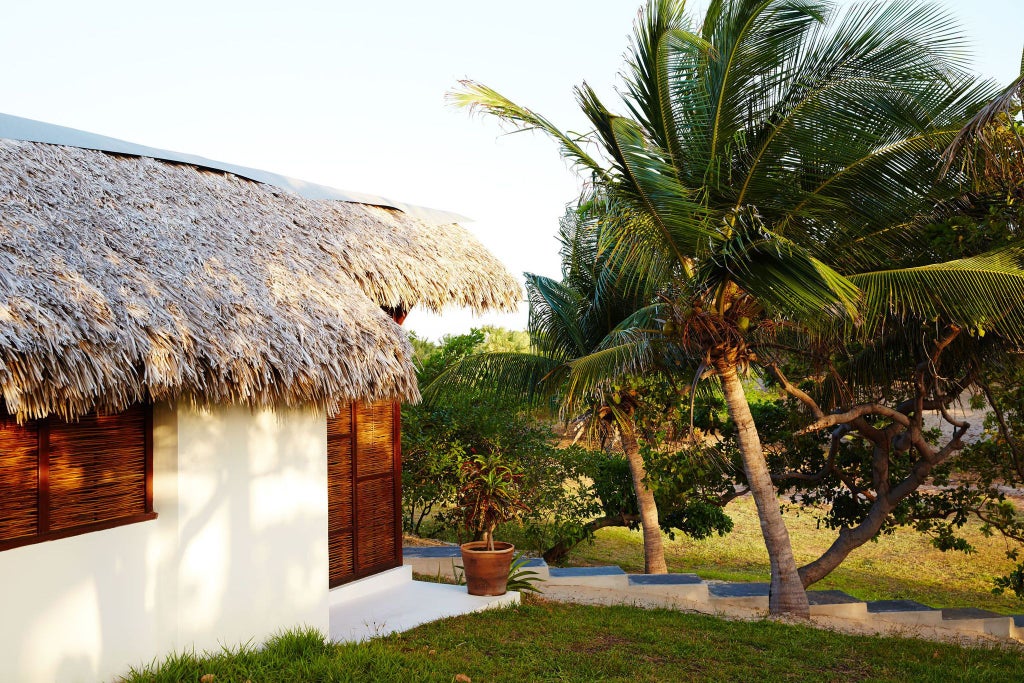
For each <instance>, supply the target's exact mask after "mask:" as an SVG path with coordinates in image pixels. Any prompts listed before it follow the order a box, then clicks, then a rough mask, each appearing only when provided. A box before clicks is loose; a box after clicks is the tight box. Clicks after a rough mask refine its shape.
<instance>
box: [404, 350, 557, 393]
mask: <svg viewBox="0 0 1024 683" xmlns="http://www.w3.org/2000/svg"><path fill="white" fill-rule="evenodd" d="M560 368H561V369H562V371H563V373H560V372H559V369H560ZM565 369H566V368H565V366H564V365H563V364H562V363H561V362H559V361H558V360H555V359H552V358H549V357H548V356H544V355H540V354H533V353H512V352H502V353H498V352H493V353H481V354H476V355H473V356H467V357H466V358H463V359H461V360H459V361H457V362H455V363H453V364H452V365H450V366H448V367H447V368H445V369H444V370H443V371H442V372H441V373H440V374H439V375H438V376H437V377H436V378H435V379H434V381H432V382H431V383H430V384H429V385H427V386H426V387H425V388H424V389H423V391H422V394H423V400H424V401H425V402H427V403H430V404H436V403H438V402H443V401H458V400H460V399H461V397H462V396H464V395H467V394H469V395H473V396H487V397H490V398H494V399H508V400H516V401H522V402H525V403H536V402H538V401H540V400H541V399H544V398H547V397H549V396H550V395H552V394H553V393H554V392H555V391H556V390H557V387H558V386H559V383H560V380H561V376H560V375H561V374H564V371H565ZM470 392H471V393H470Z"/></svg>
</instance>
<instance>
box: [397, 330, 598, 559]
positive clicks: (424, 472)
mask: <svg viewBox="0 0 1024 683" xmlns="http://www.w3.org/2000/svg"><path fill="white" fill-rule="evenodd" d="M522 341H523V339H522V336H521V334H516V333H510V332H508V331H503V330H500V329H494V328H492V329H488V328H481V329H480V330H474V331H473V332H471V333H470V334H468V335H459V336H451V337H446V338H444V339H443V340H442V342H441V344H437V345H430V346H424V347H423V348H425V350H426V353H424V355H423V358H422V360H421V361H420V376H421V382H424V381H429V378H430V377H436V376H437V375H439V374H440V373H443V372H444V371H445V370H446V369H447V368H448V367H449V366H450V365H451V364H453V363H458V362H459V361H461V360H463V359H465V358H467V357H471V356H473V355H475V354H479V353H480V351H481V350H482V348H484V347H485V346H487V345H488V344H490V345H491V348H494V349H497V351H495V352H502V353H507V352H516V351H509V349H521V348H522ZM402 421H403V428H402V487H403V496H402V508H403V517H404V519H405V526H406V529H407V530H408V531H411V532H413V533H417V534H424V533H429V534H432V535H437V534H446V533H457V534H459V537H460V538H461V531H460V530H461V529H462V528H463V524H462V519H461V517H460V515H459V511H458V509H457V507H456V502H457V494H458V491H459V488H460V486H461V484H462V480H461V474H462V472H463V471H464V465H465V464H466V463H468V462H472V461H473V459H474V458H476V457H478V456H487V455H489V454H500V464H501V465H502V466H506V467H508V468H510V469H511V470H512V471H514V472H515V473H516V476H518V477H519V481H520V483H521V485H520V489H521V491H522V498H523V500H522V503H523V505H524V506H525V508H526V510H525V511H524V512H523V514H522V516H521V518H520V519H519V521H518V522H517V525H516V527H515V528H514V529H512V530H511V531H513V532H514V533H515V534H516V535H517V538H515V539H514V540H515V542H516V543H517V544H518V545H523V544H525V545H526V546H528V547H530V548H532V549H534V550H537V551H543V550H544V549H545V548H546V544H549V543H553V542H555V539H557V538H560V537H564V536H574V535H576V536H578V535H580V534H581V533H582V531H581V530H582V528H583V526H584V524H585V523H586V521H587V520H589V519H590V518H592V517H594V516H595V515H596V514H597V513H598V512H599V507H598V506H597V504H596V502H595V501H594V499H593V497H592V496H591V495H590V489H589V487H588V484H587V483H586V481H585V476H586V475H585V474H584V473H583V472H582V470H581V469H580V463H579V462H577V461H576V460H575V459H573V458H571V457H562V454H561V453H560V452H559V451H558V450H557V449H555V448H554V443H555V440H556V438H555V434H554V433H553V431H552V429H551V426H550V425H549V424H547V423H545V422H543V421H541V420H538V419H536V418H535V417H534V416H533V414H532V413H531V411H530V410H529V409H528V407H527V406H525V405H523V404H522V402H517V401H515V400H513V399H511V398H508V397H501V396H496V395H495V394H494V393H493V392H487V391H474V390H473V389H472V388H466V390H465V391H462V392H459V393H456V394H453V395H451V396H446V397H445V400H443V401H441V400H437V401H433V402H429V403H425V404H421V405H417V406H403V407H402ZM500 533H501V534H502V535H503V536H504V535H506V532H505V531H504V530H502V531H500ZM474 535H475V534H474Z"/></svg>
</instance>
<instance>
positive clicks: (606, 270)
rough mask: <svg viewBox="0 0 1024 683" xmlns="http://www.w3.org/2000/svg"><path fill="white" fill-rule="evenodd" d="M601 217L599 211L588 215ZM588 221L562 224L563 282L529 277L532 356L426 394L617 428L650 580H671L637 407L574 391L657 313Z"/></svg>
mask: <svg viewBox="0 0 1024 683" xmlns="http://www.w3.org/2000/svg"><path fill="white" fill-rule="evenodd" d="M595 210H597V207H596V206H595V205H593V204H592V205H591V207H590V208H589V211H590V212H593V211H595ZM587 213H588V209H587V208H580V209H576V210H573V209H570V210H569V211H567V212H566V215H565V217H564V218H563V219H562V221H561V224H560V230H559V238H560V241H561V244H562V248H561V256H562V279H561V280H560V281H559V280H555V279H552V278H547V277H543V276H539V275H533V274H530V273H527V274H526V286H527V291H528V294H529V297H528V298H529V302H530V325H529V332H530V340H531V345H532V346H533V349H532V352H531V353H509V352H502V353H498V352H491V353H482V354H477V355H474V356H470V357H467V358H465V359H462V360H460V361H459V362H457V363H454V364H452V365H451V366H449V367H448V368H446V369H445V370H444V372H442V373H441V374H440V375H439V376H438V377H437V378H436V379H435V380H434V381H433V382H431V384H430V385H428V386H427V387H426V388H425V389H424V392H423V393H424V397H425V398H427V399H428V400H437V398H439V397H441V396H451V395H458V394H459V393H460V392H461V391H462V390H463V389H464V388H467V387H469V388H472V389H473V390H474V391H475V392H477V393H479V392H481V391H488V390H490V391H493V392H498V393H500V394H504V395H506V396H508V395H512V396H515V397H516V398H519V399H526V400H534V401H537V400H548V401H551V400H555V401H558V402H560V404H561V405H560V411H561V412H562V413H563V414H566V415H568V416H576V415H578V414H579V413H581V412H586V413H587V414H588V415H589V418H590V419H589V423H590V425H591V426H598V427H601V428H608V427H612V428H613V429H614V430H615V431H617V433H618V436H619V439H620V442H621V444H622V450H623V454H624V455H625V457H626V461H627V463H628V464H629V470H630V476H631V478H632V481H633V491H634V494H635V495H636V500H637V507H638V510H639V513H640V522H641V527H642V530H643V539H644V572H645V573H647V574H665V573H667V572H668V566H667V564H666V562H665V551H664V547H663V543H662V533H661V526H660V524H659V521H658V507H657V504H656V503H655V500H654V493H653V492H652V491H651V490H650V488H648V486H647V484H646V479H647V472H646V469H645V466H644V460H643V456H642V455H641V453H640V443H639V433H638V427H637V423H636V419H635V417H636V412H637V409H638V406H637V405H636V402H635V401H634V400H631V395H630V394H629V393H628V392H620V393H619V394H618V399H619V400H618V401H614V400H608V398H609V397H608V395H607V394H608V393H610V392H608V391H606V389H607V387H602V386H598V384H599V383H598V382H596V381H594V378H593V377H590V376H588V377H587V385H588V387H591V388H593V389H594V391H591V392H588V394H587V395H586V396H583V395H582V394H581V393H580V392H577V391H575V390H574V389H573V387H574V386H576V385H577V383H578V382H579V380H580V376H581V373H586V372H587V371H588V370H589V369H591V368H593V367H595V366H596V367H598V368H600V367H602V364H601V363H600V361H601V360H602V359H604V358H605V356H606V354H605V353H602V351H603V350H604V349H606V348H609V347H610V348H612V349H613V350H612V353H615V352H616V351H615V345H614V343H613V340H615V339H616V333H617V330H618V329H619V327H620V326H622V325H623V323H625V328H627V329H628V328H630V327H631V326H633V325H635V324H636V323H637V322H638V321H641V320H645V319H648V318H650V317H651V316H652V315H654V312H655V311H656V310H657V306H648V305H647V302H648V301H649V299H650V298H651V297H652V292H651V290H650V288H649V287H647V286H636V284H635V283H634V286H633V287H632V288H631V290H630V291H629V292H628V293H625V292H623V291H622V289H621V288H620V287H618V286H616V283H615V282H614V281H613V278H614V276H615V270H614V269H613V268H612V267H611V266H610V264H609V263H608V259H607V257H602V255H600V254H599V253H598V249H597V236H596V232H595V231H594V229H593V228H594V224H593V222H592V221H588V219H587V218H586V214H587ZM581 359H583V360H582V367H580V363H581ZM595 361H596V362H595Z"/></svg>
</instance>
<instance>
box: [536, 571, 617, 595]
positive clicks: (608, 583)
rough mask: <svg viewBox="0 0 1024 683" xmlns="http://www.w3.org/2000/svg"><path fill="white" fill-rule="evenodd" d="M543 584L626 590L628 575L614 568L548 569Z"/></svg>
mask: <svg viewBox="0 0 1024 683" xmlns="http://www.w3.org/2000/svg"><path fill="white" fill-rule="evenodd" d="M544 583H545V585H549V586H586V587H589V588H615V589H618V590H627V589H629V575H628V574H626V572H624V571H622V569H620V568H619V567H616V566H607V567H550V568H549V569H548V579H547V581H545V582H544ZM542 590H543V587H542Z"/></svg>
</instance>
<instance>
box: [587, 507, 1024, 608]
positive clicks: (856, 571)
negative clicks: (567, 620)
mask: <svg viewBox="0 0 1024 683" xmlns="http://www.w3.org/2000/svg"><path fill="white" fill-rule="evenodd" d="M726 512H728V514H729V515H730V516H731V517H732V518H733V521H734V522H735V528H734V529H733V531H732V533H730V534H728V535H726V536H724V537H718V536H715V537H713V538H709V539H705V540H703V541H695V540H693V539H691V538H688V537H686V536H677V537H676V540H675V541H669V540H668V539H667V538H666V539H665V559H666V560H667V562H668V567H669V571H673V572H696V573H697V574H700V575H701V576H702V577H703V578H705V579H723V580H728V581H767V580H768V553H767V552H766V551H765V547H764V541H763V540H762V538H761V529H760V527H759V526H758V522H757V514H756V511H755V509H754V503H753V500H752V499H751V498H750V497H745V498H741V499H739V500H736V501H734V502H733V503H732V504H730V505H729V507H728V508H726ZM786 524H787V526H788V527H789V533H790V536H791V538H792V540H793V552H794V553H795V554H796V559H797V562H798V563H800V564H803V563H805V562H808V561H810V560H812V559H814V558H816V557H818V555H819V554H820V553H821V552H822V551H823V550H824V549H825V548H827V547H828V545H829V544H830V543H831V542H832V541H833V540H834V539H835V537H836V534H835V532H833V531H829V530H828V529H818V528H817V520H816V519H815V518H814V516H813V515H809V514H806V513H804V514H802V515H797V513H796V512H794V511H790V512H787V514H786ZM978 527H979V525H978V523H976V522H972V523H971V524H970V525H969V527H968V528H967V530H966V534H965V535H966V536H967V538H968V539H969V540H970V542H971V544H972V545H974V546H975V547H976V548H977V552H975V553H973V554H971V555H965V554H964V553H959V552H945V553H944V552H941V551H939V550H936V549H935V548H934V547H932V545H931V544H930V543H929V539H928V538H927V537H925V536H923V535H921V534H919V533H917V532H914V531H912V530H908V529H901V530H898V531H897V532H896V533H894V534H892V535H887V536H883V537H882V538H880V539H879V540H878V542H877V543H867V544H865V545H864V546H861V547H860V548H858V549H857V550H855V551H854V552H853V553H852V554H851V555H850V556H849V557H848V558H847V559H846V561H845V562H843V564H841V565H840V566H839V568H838V569H836V571H834V572H833V573H832V574H830V575H829V576H828V577H827V578H825V580H823V581H821V582H819V583H817V584H815V585H814V587H813V588H814V589H831V588H836V589H839V590H843V591H846V592H847V593H849V594H850V595H853V596H855V597H858V598H860V599H862V600H881V599H895V598H901V599H910V600H917V601H919V602H923V603H925V604H928V605H931V606H933V607H981V608H984V609H990V610H993V611H996V612H1002V613H1006V614H1020V613H1024V604H1022V603H1021V601H1020V600H1018V599H1017V598H1016V597H1012V596H1010V595H1003V596H997V595H993V594H992V577H993V576H997V575H1000V574H1003V573H1005V572H1007V571H1008V570H1009V569H1010V567H1011V564H1012V563H1011V562H1010V561H1009V560H1007V559H1006V555H1005V551H1006V544H1005V543H1004V542H1003V541H1002V540H1001V539H1000V538H996V537H992V538H986V537H985V536H983V535H982V534H981V532H980V531H979V530H978ZM568 564H571V565H601V564H617V565H619V566H621V567H622V568H623V569H625V570H626V571H631V572H642V571H643V566H644V563H643V539H642V537H641V535H640V533H639V532H631V531H629V530H627V529H622V528H609V529H602V530H601V531H599V532H597V538H596V540H595V542H594V543H593V544H592V545H590V544H587V543H582V544H580V545H579V546H577V548H576V550H575V551H574V552H573V553H572V554H571V555H570V558H569V562H568Z"/></svg>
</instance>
